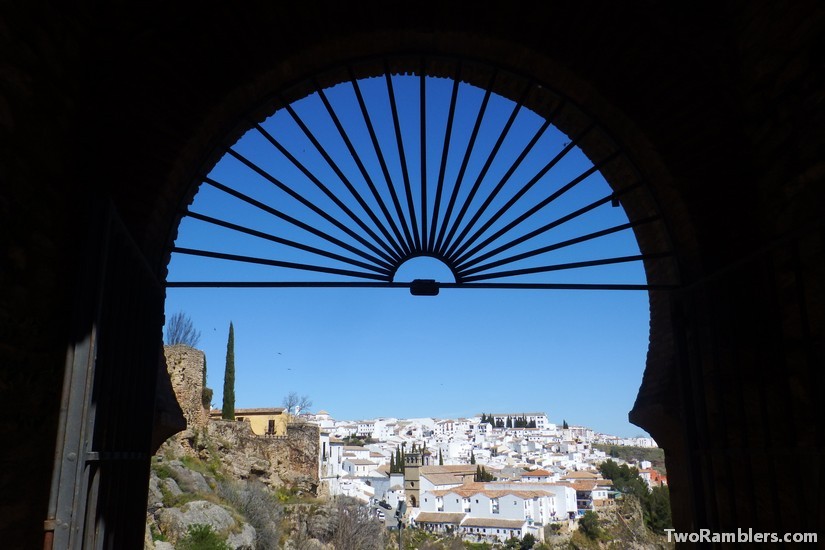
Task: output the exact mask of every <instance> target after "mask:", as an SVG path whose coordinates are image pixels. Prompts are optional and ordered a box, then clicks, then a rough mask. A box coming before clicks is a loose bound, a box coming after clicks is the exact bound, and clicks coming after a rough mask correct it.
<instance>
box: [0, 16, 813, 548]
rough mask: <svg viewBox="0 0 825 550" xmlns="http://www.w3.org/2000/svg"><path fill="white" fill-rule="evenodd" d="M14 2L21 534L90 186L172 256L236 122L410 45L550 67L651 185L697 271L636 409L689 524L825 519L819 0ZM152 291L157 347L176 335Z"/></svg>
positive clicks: (661, 330) (152, 249)
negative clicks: (95, 5) (179, 222)
mask: <svg viewBox="0 0 825 550" xmlns="http://www.w3.org/2000/svg"><path fill="white" fill-rule="evenodd" d="M2 16H3V20H4V22H6V25H5V28H7V29H9V32H8V33H5V34H4V35H3V40H4V41H5V42H4V45H7V46H8V47H4V48H3V49H2V50H1V51H2V52H3V56H4V58H3V59H4V61H5V62H6V63H7V66H8V67H10V69H9V72H7V73H6V74H8V75H9V76H8V79H7V82H8V83H9V87H7V88H4V102H3V105H4V107H3V108H2V117H3V118H2V120H3V129H4V132H8V134H7V135H8V136H9V137H10V139H8V140H4V141H3V142H2V147H3V155H2V157H0V158H2V159H3V160H2V168H3V178H4V185H3V187H2V188H0V197H2V200H0V214H2V216H0V219H1V220H2V223H3V228H4V232H3V238H4V239H5V240H4V241H3V252H2V254H3V256H2V257H3V259H4V260H8V261H4V262H3V263H0V267H2V270H3V281H4V282H3V288H2V295H0V296H2V302H0V303H2V307H3V316H2V318H0V323H2V325H1V326H2V328H3V332H2V334H3V347H2V348H0V353H2V358H3V360H2V361H0V364H2V366H3V369H4V370H3V375H4V379H3V380H4V382H3V384H2V386H0V387H2V388H3V392H4V394H3V402H4V403H7V404H8V406H9V409H10V410H11V411H12V412H10V413H9V416H8V417H7V418H6V422H4V423H3V435H5V436H6V439H7V441H9V442H10V444H9V447H8V448H7V449H6V450H5V452H6V453H8V457H7V458H5V457H4V461H5V462H6V463H8V464H9V465H10V467H9V469H8V470H9V472H10V473H8V474H6V475H5V476H4V477H3V486H4V491H3V493H4V494H6V495H14V496H15V500H14V502H5V503H4V504H5V508H6V509H7V510H8V511H9V514H5V515H4V517H3V518H2V519H1V520H0V522H2V523H0V525H2V527H3V528H4V529H3V530H4V532H5V531H6V530H8V531H9V532H10V533H11V534H10V536H9V537H7V538H6V540H7V542H8V544H10V545H13V546H18V547H35V546H39V543H40V542H42V537H43V534H42V521H43V518H44V517H46V516H47V515H48V514H47V510H48V508H49V505H48V500H49V497H48V495H49V492H50V490H49V487H48V478H49V477H50V475H51V474H50V472H51V471H52V470H53V462H55V460H56V461H57V462H58V464H59V463H60V461H62V460H63V459H64V458H65V457H60V456H58V457H55V456H54V455H53V449H54V441H55V434H56V432H57V425H58V421H59V416H60V410H59V409H60V405H59V401H60V394H61V382H58V381H59V380H62V375H61V373H62V372H63V367H64V365H65V361H66V360H65V352H66V345H67V343H68V344H70V345H74V344H76V343H79V342H81V341H82V340H83V339H84V338H86V337H88V336H89V335H90V334H91V325H90V324H89V323H90V320H89V319H88V318H85V317H84V316H83V315H80V316H79V317H73V316H72V311H76V310H77V309H76V307H75V306H76V304H78V303H79V304H80V311H83V310H84V309H85V308H84V307H83V306H84V305H88V300H89V295H85V296H84V294H83V290H84V289H86V288H87V285H86V283H88V281H89V280H90V277H89V273H90V272H89V268H88V266H87V265H86V263H85V258H87V257H89V256H88V255H87V251H89V250H91V256H92V257H94V256H97V255H98V254H97V252H99V251H100V250H99V249H98V250H95V244H94V243H95V238H94V237H93V236H90V233H89V227H90V226H91V227H96V226H97V224H98V222H100V220H101V218H102V215H101V210H99V209H97V208H96V207H95V205H99V204H101V202H106V201H109V200H111V204H112V205H113V209H114V211H115V212H116V214H117V217H118V218H120V219H121V220H122V222H123V227H124V229H125V234H126V235H128V240H131V241H133V242H134V245H135V246H134V249H135V250H136V251H137V252H138V253H139V256H140V258H138V259H137V260H136V262H135V263H136V264H138V263H146V264H148V267H149V269H148V271H149V272H150V273H152V275H153V277H154V278H156V279H159V280H163V279H164V277H165V273H164V266H165V264H166V258H165V254H166V251H167V250H168V245H169V240H170V236H173V234H174V230H173V228H174V227H175V224H176V219H177V211H178V209H179V208H180V206H181V205H183V204H186V203H187V202H188V200H189V199H190V197H188V196H187V189H188V188H189V186H190V184H191V182H192V181H193V179H194V178H195V176H196V172H197V170H198V167H201V166H204V165H205V164H208V157H209V155H210V154H211V152H212V151H214V150H215V145H216V143H215V140H216V139H218V136H226V135H229V134H231V133H232V130H233V127H234V125H235V124H236V121H237V120H240V119H241V117H242V116H243V115H245V114H247V112H248V110H249V109H251V108H252V107H253V106H255V105H259V104H261V102H262V101H264V100H265V99H266V96H267V94H268V93H270V92H271V91H273V90H281V89H284V88H285V87H287V86H288V85H290V84H294V83H296V82H299V81H300V80H302V79H303V78H304V77H305V76H307V75H311V74H316V73H317V72H319V71H320V70H321V69H323V68H326V67H329V66H331V65H333V64H335V63H337V62H339V61H341V60H343V59H351V58H354V57H358V56H364V55H369V54H374V53H384V54H388V53H404V52H406V53H409V52H411V51H414V52H425V53H449V54H454V55H463V56H473V57H477V58H481V59H484V60H485V61H487V62H490V63H494V64H497V65H501V66H508V67H514V68H518V69H519V70H520V72H522V73H526V74H534V75H536V76H537V77H539V78H541V79H542V80H543V81H546V82H551V83H554V85H555V86H556V87H557V88H558V89H560V90H562V91H564V93H565V94H566V95H568V96H569V97H571V98H573V99H574V100H575V101H576V102H577V104H579V105H581V106H582V107H583V108H585V109H586V110H587V111H588V112H589V113H590V114H591V115H592V116H593V117H594V118H595V119H597V120H599V121H600V122H601V123H602V124H603V125H604V126H605V127H606V128H609V129H610V131H611V134H612V135H613V136H614V138H615V139H616V140H618V141H619V142H620V143H621V144H622V146H623V148H624V149H625V150H627V151H629V152H631V153H632V157H633V159H634V161H635V162H636V163H637V165H638V167H639V169H640V171H641V172H642V173H643V174H644V175H645V177H646V178H648V179H649V180H650V181H651V182H652V184H653V185H655V191H656V192H655V196H656V197H657V200H658V203H659V204H658V206H659V208H660V209H661V211H662V213H663V215H664V216H665V217H666V219H667V220H668V226H669V229H670V236H671V238H672V241H673V246H674V249H675V250H676V251H677V257H678V261H679V268H680V271H681V276H682V281H683V284H684V285H685V288H684V289H683V291H682V292H681V293H680V294H679V295H678V296H677V297H675V299H673V300H667V301H665V302H664V303H663V304H660V305H659V306H655V307H654V309H653V311H652V317H651V323H652V325H651V347H650V352H649V357H648V372H647V373H646V375H645V380H644V381H643V385H642V389H641V391H640V395H639V398H638V400H637V403H636V407H635V408H634V412H633V416H634V421H638V422H640V423H642V424H643V425H644V426H645V427H647V429H648V430H649V431H650V432H651V433H652V434H654V436H655V437H657V439H661V441H662V442H663V444H664V445H666V446H669V448H668V460H669V468H671V470H673V471H674V472H680V473H677V474H676V477H677V478H681V480H682V481H681V482H679V481H678V479H677V480H675V481H676V483H675V484H674V486H673V491H672V497H673V502H674V514H675V519H676V521H677V526H678V527H679V528H680V529H683V530H685V529H691V528H693V529H696V528H700V527H706V528H709V529H714V530H720V531H721V530H725V531H731V530H733V531H735V529H736V528H737V527H743V528H747V527H750V526H757V525H758V526H760V527H763V528H764V529H765V530H771V531H776V532H779V531H814V530H816V529H817V528H821V526H822V514H821V507H819V505H818V502H819V500H820V499H819V496H818V495H819V493H820V492H821V489H822V480H821V479H819V478H817V479H815V480H813V481H812V482H811V483H810V484H805V485H804V486H802V487H800V486H799V483H798V482H797V477H796V475H795V472H793V471H792V470H791V469H789V468H787V464H788V462H789V461H790V462H792V461H794V460H798V459H799V457H804V460H805V461H806V464H808V465H809V467H810V469H811V471H813V472H816V471H820V470H821V467H822V460H823V451H822V443H821V442H822V441H823V438H822V433H821V432H822V427H821V424H819V423H817V422H815V421H812V420H811V419H816V418H818V407H817V404H818V398H817V394H818V389H819V388H820V387H821V386H822V371H821V364H822V357H823V351H822V350H823V333H824V332H823V331H824V328H823V327H825V324H824V323H825V320H823V316H822V311H823V308H822V297H823V295H825V290H824V289H823V282H822V281H823V280H825V275H823V273H824V272H825V266H824V264H823V258H825V251H823V248H825V245H823V241H825V237H823V225H822V224H823V222H822V217H821V212H822V208H823V206H822V205H823V200H824V199H823V188H825V186H823V185H822V182H823V177H824V176H823V174H824V173H825V172H823V169H822V164H821V150H822V147H823V144H825V136H823V134H822V128H825V120H823V116H825V115H823V112H822V110H821V108H819V105H821V94H822V92H821V90H822V80H821V60H822V44H821V36H823V34H824V33H825V13H823V10H822V8H821V7H819V6H813V5H812V4H810V3H799V4H795V5H794V6H792V7H789V6H785V5H769V4H768V3H748V4H745V5H739V4H734V3H723V4H722V5H721V6H720V5H714V6H712V7H711V6H708V7H702V6H699V7H696V6H692V7H691V9H690V10H682V8H681V7H680V6H675V5H670V4H655V3H654V4H644V5H638V6H635V5H634V6H627V5H623V4H618V3H610V4H599V5H597V6H596V5H593V4H587V3H585V4H578V5H566V6H561V5H534V6H530V7H529V8H524V7H523V6H520V5H505V4H502V5H497V6H494V7H491V8H490V9H487V10H484V11H481V10H476V9H467V8H466V7H465V6H464V5H460V4H450V5H449V6H445V5H444V4H443V3H437V2H423V3H421V2H419V3H416V4H415V5H414V6H413V5H411V6H408V7H403V8H401V11H399V12H393V13H388V12H387V11H386V7H385V6H384V5H383V4H381V3H370V2H366V3H360V4H358V5H357V6H349V5H346V6H345V5H340V4H334V3H332V4H329V5H325V6H322V7H321V8H320V9H315V7H314V6H312V7H310V6H304V5H300V4H294V5H293V4H290V5H286V6H283V5H273V4H270V3H264V2H260V3H252V4H249V5H248V6H246V7H245V10H244V11H243V12H240V11H238V10H237V9H234V8H233V7H231V6H230V5H219V6H211V7H204V6H203V5H197V6H194V7H193V6H190V5H187V4H185V3H176V4H175V5H173V6H167V5H165V4H161V3H156V4H150V5H146V6H142V7H140V8H134V10H133V11H132V13H129V14H128V17H127V16H126V15H121V14H119V13H115V12H106V11H100V12H94V13H91V12H83V11H77V10H75V11H72V10H67V9H66V8H65V7H63V6H62V5H61V6H58V5H57V3H50V2H47V1H45V2H41V3H32V4H27V5H25V6H15V7H4V8H3V14H2ZM5 90H8V93H7V92H6V91H5ZM6 106H7V107H6ZM631 215H632V213H631ZM90 220H91V221H90ZM6 228H8V230H6ZM648 238H649V239H653V240H655V239H656V238H657V235H655V234H653V235H649V236H644V235H639V241H640V244H641V245H642V246H647V245H646V244H645V240H646V239H648ZM125 271H128V270H125ZM113 280H116V281H118V284H124V285H125V286H126V287H128V286H129V285H128V284H127V282H128V280H129V279H128V278H127V277H126V276H125V274H124V273H115V275H114V279H113ZM110 288H118V287H117V285H115V286H114V287H110ZM141 288H143V287H141ZM146 288H148V286H147V287H146ZM99 290H100V288H99V287H98V288H91V289H90V292H91V293H92V295H96V293H97V291H99ZM84 300H85V301H84ZM152 316H154V317H153V318H154V319H155V320H154V326H153V327H151V330H147V335H146V336H145V337H146V341H145V342H144V344H145V345H146V348H144V349H151V347H152V346H156V345H157V344H158V343H159V341H160V326H161V324H162V322H161V319H160V317H159V316H158V315H155V314H153V315H150V317H152ZM112 323H113V324H112V326H118V325H121V326H125V325H122V324H120V323H119V322H117V321H113V322H112ZM150 334H154V336H150ZM150 340H151V341H150ZM147 356H148V354H147ZM150 362H152V361H151V360H149V361H148V362H147V367H146V368H151V369H154V368H155V365H154V364H152V365H151V366H150V365H149V364H148V363H150ZM65 386H66V387H71V383H69V382H68V381H67V382H66V385H65ZM660 434H661V435H660ZM20 472H28V473H29V474H30V475H28V476H26V475H20ZM31 479H34V480H35V481H34V482H29V481H27V480H31ZM63 519H64V520H66V521H71V518H63ZM47 530H48V526H47ZM138 544H139V541H132V542H130V543H125V544H124V546H122V547H128V546H131V545H134V546H135V547H137V546H138Z"/></svg>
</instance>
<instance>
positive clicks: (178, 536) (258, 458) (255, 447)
mask: <svg viewBox="0 0 825 550" xmlns="http://www.w3.org/2000/svg"><path fill="white" fill-rule="evenodd" d="M165 354H166V361H167V368H168V370H169V375H170V378H171V380H172V387H173V389H174V390H175V394H176V397H177V399H178V402H179V403H180V405H181V409H182V410H183V413H184V417H185V418H186V421H187V427H186V430H184V431H182V432H180V433H178V434H176V435H175V436H173V437H171V438H169V439H168V440H167V441H166V442H165V443H163V445H161V447H160V450H159V451H158V452H157V454H156V456H155V457H154V460H153V465H152V476H151V481H150V487H149V502H148V506H147V537H146V544H145V547H146V548H147V549H153V550H168V549H171V548H174V546H173V545H174V544H176V543H178V542H179V541H181V540H183V539H185V538H186V537H187V536H191V533H190V532H189V530H190V528H191V527H192V526H197V525H200V526H208V530H209V531H210V532H211V533H212V535H213V536H217V537H219V538H220V539H221V540H222V541H225V542H226V544H227V545H228V546H229V548H232V549H235V550H252V549H257V550H260V549H262V548H270V547H271V548H275V547H277V546H275V544H277V538H278V537H277V533H274V532H272V531H273V530H276V529H277V525H278V518H273V517H269V514H271V513H272V510H275V509H277V508H278V507H277V506H273V505H271V504H272V503H274V502H276V501H277V495H279V494H289V495H309V496H311V495H315V494H316V491H317V489H318V453H319V441H320V439H319V429H318V427H317V426H315V425H314V424H307V423H304V422H293V423H290V424H289V425H288V426H287V433H286V435H285V436H278V437H263V436H258V435H256V434H254V433H253V432H252V430H251V429H250V427H249V424H247V423H245V422H231V421H221V420H219V421H210V420H209V416H208V409H207V408H206V407H204V404H203V399H202V392H203V368H204V361H205V357H204V354H203V352H201V351H199V350H195V349H193V348H190V347H188V346H168V347H166V349H165ZM273 541H275V542H273Z"/></svg>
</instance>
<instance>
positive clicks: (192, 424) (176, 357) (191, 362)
mask: <svg viewBox="0 0 825 550" xmlns="http://www.w3.org/2000/svg"><path fill="white" fill-rule="evenodd" d="M163 351H164V355H165V356H166V368H167V370H168V371H169V378H170V379H171V380H172V389H173V390H175V396H176V397H177V398H178V403H179V404H180V408H181V409H182V410H183V417H184V418H185V419H186V427H187V430H193V429H197V430H203V429H205V428H206V426H207V424H208V423H209V411H208V410H207V409H206V408H204V406H203V403H202V400H201V395H202V393H203V369H204V365H205V363H206V354H204V353H203V352H202V351H201V350H198V349H195V348H192V347H189V346H186V345H183V344H179V345H176V346H164V348H163Z"/></svg>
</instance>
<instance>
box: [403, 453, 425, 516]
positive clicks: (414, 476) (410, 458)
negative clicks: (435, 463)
mask: <svg viewBox="0 0 825 550" xmlns="http://www.w3.org/2000/svg"><path fill="white" fill-rule="evenodd" d="M420 480H421V453H420V452H419V451H413V452H411V453H407V454H405V455H404V494H405V495H406V497H407V504H409V506H410V507H411V508H418V504H419V502H420V498H421V495H420V489H421V483H420Z"/></svg>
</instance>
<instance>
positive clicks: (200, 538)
mask: <svg viewBox="0 0 825 550" xmlns="http://www.w3.org/2000/svg"><path fill="white" fill-rule="evenodd" d="M175 548H176V549H177V550H230V548H229V545H228V544H226V541H224V540H223V539H221V537H220V536H219V535H218V534H217V533H216V532H214V531H213V530H212V527H211V526H209V525H200V524H196V525H190V526H189V532H188V533H187V534H186V536H185V537H183V538H182V539H181V540H179V541H178V543H177V544H176V545H175Z"/></svg>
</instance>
